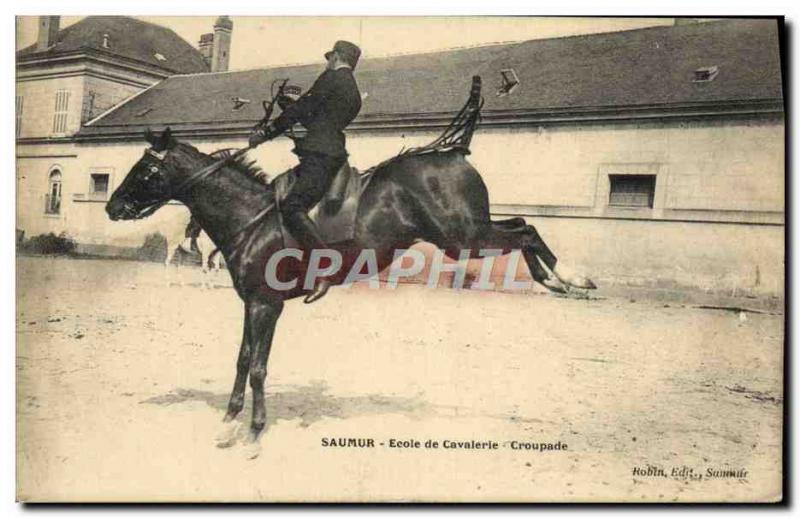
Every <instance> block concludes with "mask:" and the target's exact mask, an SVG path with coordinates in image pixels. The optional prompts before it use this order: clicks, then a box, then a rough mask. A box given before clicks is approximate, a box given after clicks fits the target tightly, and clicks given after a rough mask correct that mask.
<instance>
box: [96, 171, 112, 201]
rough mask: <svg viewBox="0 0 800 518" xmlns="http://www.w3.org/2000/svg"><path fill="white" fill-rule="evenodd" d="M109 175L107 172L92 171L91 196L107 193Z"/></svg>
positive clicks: (100, 195) (103, 195) (102, 195)
mask: <svg viewBox="0 0 800 518" xmlns="http://www.w3.org/2000/svg"><path fill="white" fill-rule="evenodd" d="M109 177H110V175H109V174H108V173H92V176H91V178H92V192H91V194H92V195H93V196H99V197H105V196H106V195H107V194H108V184H109Z"/></svg>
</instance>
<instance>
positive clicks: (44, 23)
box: [36, 16, 60, 52]
mask: <svg viewBox="0 0 800 518" xmlns="http://www.w3.org/2000/svg"><path fill="white" fill-rule="evenodd" d="M59 22H60V17H59V16H40V17H39V37H38V39H37V40H36V50H37V51H40V52H41V51H45V50H47V49H49V48H50V47H52V46H53V45H55V44H56V41H57V40H58V25H59Z"/></svg>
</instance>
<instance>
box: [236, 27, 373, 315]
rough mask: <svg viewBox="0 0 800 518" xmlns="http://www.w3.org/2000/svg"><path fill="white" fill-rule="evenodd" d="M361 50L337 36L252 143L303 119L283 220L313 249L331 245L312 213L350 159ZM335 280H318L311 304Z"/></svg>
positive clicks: (308, 299)
mask: <svg viewBox="0 0 800 518" xmlns="http://www.w3.org/2000/svg"><path fill="white" fill-rule="evenodd" d="M360 55H361V49H359V48H358V47H357V46H356V45H355V44H353V43H350V42H349V41H337V42H336V44H335V45H334V46H333V50H331V51H329V52H327V53H326V54H325V59H327V60H328V65H327V67H326V69H325V71H324V72H323V73H322V74H321V75H320V76H319V77H318V78H317V80H316V81H315V82H314V85H313V86H312V87H311V88H310V89H309V90H308V91H307V92H306V93H305V94H304V95H302V96H300V97H299V98H298V99H297V101H294V102H292V100H291V97H288V96H287V97H288V98H284V99H282V102H281V103H280V104H281V107H282V108H283V112H282V113H281V115H280V116H279V117H277V118H276V119H275V120H274V121H272V122H269V123H266V124H260V125H259V126H258V127H257V128H256V129H255V130H254V131H253V133H252V134H251V136H250V145H251V146H252V147H255V146H257V145H259V144H261V143H262V142H266V141H268V140H271V139H274V138H276V137H278V136H280V135H281V134H283V133H284V132H285V131H287V130H288V129H290V128H291V127H292V126H293V125H294V124H295V123H300V124H302V125H303V126H304V127H305V128H306V130H307V133H306V136H305V137H304V138H302V139H300V138H298V139H296V140H295V148H294V150H293V152H294V153H295V154H296V155H297V156H298V157H299V160H300V165H299V166H298V167H297V168H296V169H295V174H296V180H295V182H294V184H293V185H292V187H291V189H290V190H289V192H288V194H287V195H286V198H285V199H284V200H283V201H282V202H281V207H280V208H281V214H282V216H283V221H284V222H285V224H286V226H287V227H288V229H289V231H290V232H291V233H292V235H293V236H294V237H295V239H297V241H298V242H300V245H301V246H302V247H303V248H304V249H305V250H306V252H307V253H308V252H310V251H311V250H312V249H315V248H326V245H325V243H324V242H323V240H322V238H321V237H320V235H319V231H318V230H317V227H316V225H315V224H314V222H313V221H311V218H309V217H308V211H309V210H310V209H311V208H312V207H314V206H315V205H316V204H317V203H319V201H320V200H321V199H322V197H323V196H324V195H325V193H326V192H327V190H328V189H329V188H330V186H331V182H332V181H333V179H334V177H335V176H336V173H337V171H338V170H339V168H340V167H341V166H342V165H343V164H344V163H345V161H346V160H347V151H346V150H345V136H344V133H343V132H342V130H343V129H344V128H346V127H347V125H348V124H350V122H351V121H352V120H353V119H355V118H356V115H358V112H359V110H361V94H360V93H359V91H358V85H357V84H356V81H355V78H354V77H353V69H355V67H356V64H357V63H358V58H359V56H360ZM329 287H330V281H329V280H328V279H325V278H320V279H317V282H316V285H315V286H314V291H313V292H312V293H311V294H309V295H308V296H307V297H306V298H305V302H307V303H311V302H314V301H315V300H318V299H320V298H321V297H322V296H323V295H325V293H326V292H327V291H328V288H329Z"/></svg>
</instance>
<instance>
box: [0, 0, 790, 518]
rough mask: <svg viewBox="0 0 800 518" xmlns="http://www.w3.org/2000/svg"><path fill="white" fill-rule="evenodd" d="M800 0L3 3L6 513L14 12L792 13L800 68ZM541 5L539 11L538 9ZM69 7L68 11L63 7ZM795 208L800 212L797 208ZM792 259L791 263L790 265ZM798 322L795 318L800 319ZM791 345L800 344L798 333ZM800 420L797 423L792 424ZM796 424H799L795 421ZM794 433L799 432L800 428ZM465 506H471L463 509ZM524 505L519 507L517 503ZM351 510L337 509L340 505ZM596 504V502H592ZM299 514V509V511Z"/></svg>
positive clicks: (13, 510)
mask: <svg viewBox="0 0 800 518" xmlns="http://www.w3.org/2000/svg"><path fill="white" fill-rule="evenodd" d="M798 6H800V2H796V1H794V2H791V1H776V0H759V1H757V2H754V1H749V2H743V1H740V0H729V1H720V0H714V1H706V2H697V1H696V0H670V1H663V0H658V1H653V0H651V1H647V2H642V1H639V2H632V1H623V0H606V1H603V2H597V1H588V0H587V1H576V0H559V1H558V2H547V3H536V4H533V3H529V2H524V3H523V2H521V1H519V2H512V1H500V0H456V1H453V0H439V1H437V2H431V1H430V0H403V1H402V2H377V1H375V0H357V1H353V0H339V1H336V2H332V1H330V0H306V1H303V2H269V3H254V2H246V1H242V0H228V1H226V2H224V3H220V2H219V1H218V0H217V1H209V0H191V1H186V2H180V3H178V2H165V1H163V0H137V1H135V2H133V1H131V2H124V3H123V2H113V3H112V2H108V0H72V1H71V2H69V3H65V2H63V0H61V1H58V0H26V1H25V2H24V3H23V2H19V3H16V4H15V3H4V4H3V6H2V9H3V11H4V13H3V14H4V16H2V17H0V35H2V36H0V37H2V38H3V40H4V41H6V44H5V45H3V48H5V49H6V50H5V51H4V52H3V53H2V69H3V71H4V74H3V76H2V77H3V78H4V81H3V96H2V97H0V98H2V99H3V100H4V102H2V103H0V109H1V110H2V113H1V114H0V121H1V124H0V127H2V134H3V138H2V145H3V146H4V149H3V151H4V152H3V153H0V156H1V157H2V160H3V167H2V168H1V169H0V170H2V171H3V179H4V183H5V185H6V187H5V188H4V189H2V190H0V192H1V193H2V194H0V196H3V197H4V199H3V200H2V202H0V224H2V228H3V229H4V230H5V233H4V235H5V236H6V238H5V240H4V246H3V247H2V250H3V253H2V257H1V258H0V261H1V262H0V279H1V280H0V289H2V292H1V293H2V295H0V304H1V305H2V311H0V318H2V322H1V323H0V329H2V331H3V333H4V335H5V340H3V345H4V355H3V356H4V361H2V369H3V373H4V376H2V379H3V382H4V385H5V386H4V389H5V390H3V391H2V396H0V401H1V402H2V403H1V404H2V410H3V414H2V415H3V417H4V419H3V426H2V442H1V443H0V444H2V451H3V453H4V454H5V455H4V456H3V457H4V459H5V462H3V465H2V468H0V477H1V478H2V485H0V487H1V488H2V493H0V502H2V504H0V505H2V515H3V516H16V515H18V514H21V513H22V512H24V508H23V507H22V506H20V505H17V504H14V503H13V501H14V484H15V474H14V469H15V468H14V464H15V447H14V437H15V417H14V400H15V393H14V384H15V376H16V369H15V347H14V343H15V333H14V326H15V294H14V278H15V271H14V263H15V261H14V252H13V247H12V246H11V243H13V242H14V241H13V235H14V234H13V233H12V232H13V228H12V227H13V222H15V219H16V216H15V210H16V207H15V203H14V198H15V194H14V193H15V192H16V179H15V175H12V174H11V173H12V171H14V170H15V164H14V156H15V152H14V138H12V137H13V136H14V123H13V121H14V117H13V115H14V114H13V111H14V108H13V105H12V104H11V98H12V95H11V94H12V92H13V91H14V89H15V86H14V78H15V69H14V54H13V53H12V50H13V49H14V47H15V41H14V39H15V38H14V33H15V25H14V15H39V14H61V15H69V14H126V15H142V14H147V15H185V16H190V15H218V14H229V15H306V16H308V15H428V16H430V15H440V16H441V15H502V14H504V15H540V16H541V15H597V16H614V15H617V16H659V15H664V16H669V15H688V16H699V17H710V16H720V15H731V16H741V15H786V16H787V23H788V24H789V28H790V31H791V33H792V36H793V39H794V41H791V42H789V43H790V47H789V48H788V49H787V51H788V55H789V56H790V58H791V59H790V62H788V63H787V66H788V67H789V70H796V64H797V58H796V56H797V45H796V41H797V39H798V38H800V35H798V33H797V29H798V26H797V21H798V20H800V7H798ZM221 9H224V10H225V11H226V12H225V13H221V12H220V10H221ZM534 9H535V11H534ZM65 11H68V12H65ZM791 86H792V90H791V92H787V95H789V96H790V97H789V99H790V101H791V102H792V105H793V104H795V103H796V102H797V99H798V95H797V87H796V83H795V84H792V85H791ZM788 120H789V121H792V122H794V120H796V117H794V116H792V115H791V114H789V118H788ZM790 135H791V136H792V137H794V138H795V139H796V138H797V131H796V129H795V127H794V124H792V126H791V128H790ZM787 151H790V154H789V157H790V158H791V162H790V163H787V167H788V168H789V169H788V170H789V171H790V172H791V173H793V174H797V168H796V167H795V157H796V156H797V153H796V147H795V146H792V149H791V150H787ZM798 185H800V182H799V181H798V180H797V179H795V180H794V182H793V189H792V192H791V193H790V194H791V198H792V200H795V199H796V195H797V193H798V189H800V187H798ZM794 212H795V213H796V212H797V208H796V207H795V210H794ZM791 224H792V227H791V228H792V229H793V232H792V235H793V237H794V238H795V239H794V241H795V242H797V239H796V238H797V232H798V230H797V222H796V221H795V218H794V217H793V218H792V219H791ZM787 266H793V265H787ZM792 279H793V282H792V288H793V290H794V292H795V294H796V293H797V292H798V290H797V288H798V282H800V281H798V280H797V277H796V276H792ZM795 306H796V304H795ZM797 313H798V312H797V310H796V309H795V310H794V311H792V314H791V315H790V318H791V319H792V320H794V321H795V322H798V320H797V319H796V318H795V317H797ZM795 328H796V325H795ZM792 343H793V344H797V342H796V341H794V340H793V342H792ZM799 356H800V354H798V353H797V352H795V353H794V354H793V365H792V372H796V369H795V367H797V364H798V357H799ZM794 381H795V383H794V385H797V380H796V379H795V380H794ZM791 396H792V394H787V395H786V398H785V400H786V401H787V404H791V403H792V402H793V399H794V398H793V397H791ZM792 424H794V423H792ZM792 428H793V429H794V427H792ZM795 438H796V434H795ZM797 451H798V445H797V443H796V442H795V443H794V447H793V452H794V459H793V461H794V462H792V463H791V464H792V465H794V466H795V467H796V466H797V465H798V459H799V457H798V454H797ZM796 480H797V476H795V477H794V479H793V481H792V486H793V489H792V491H791V492H792V494H793V495H794V499H795V500H797V499H798V497H800V495H798V491H797V483H796ZM141 510H142V511H144V512H146V513H148V515H150V516H160V515H163V514H165V513H166V512H168V511H166V510H164V509H160V508H144V509H141ZM178 510H182V511H183V512H187V511H188V512H190V513H193V512H196V511H201V509H196V508H193V509H185V508H184V509H178ZM237 510H241V508H235V509H227V510H223V511H222V512H225V513H230V512H236V511H237ZM385 510H386V509H385V508H384V509H375V508H371V509H363V510H362V512H367V513H370V514H371V513H373V512H380V511H385ZM437 510H441V509H415V510H414V511H413V512H414V513H415V514H423V515H425V514H429V513H431V512H436V511H437ZM460 510H467V511H470V510H469V509H460ZM517 510H519V509H517ZM736 510H745V509H730V508H729V509H724V510H720V509H712V508H702V507H695V508H687V507H681V508H675V509H674V511H675V512H680V513H689V514H694V515H696V514H712V513H713V514H715V515H719V513H720V512H722V513H726V512H728V511H734V512H735V511H736ZM775 510H777V509H770V508H757V509H755V510H754V509H749V511H755V512H756V513H757V514H761V513H767V512H769V511H775ZM70 511H71V512H78V513H87V514H88V513H91V514H93V515H97V514H98V512H99V513H100V514H122V513H129V512H131V509H125V508H105V509H87V508H72V509H70ZM251 511H255V512H269V513H271V514H275V513H278V514H283V513H285V512H287V511H286V510H282V509H274V508H273V509H252V510H251ZM315 511H316V509H311V510H310V509H303V510H300V512H301V513H306V512H315ZM341 511H345V512H348V510H347V509H339V512H341ZM471 511H473V512H475V511H478V512H479V514H489V513H494V512H498V511H496V510H485V509H484V510H478V509H472V510H471ZM589 511H590V510H588V509H581V508H570V509H569V510H567V509H563V508H561V509H553V508H545V509H537V510H536V512H537V513H542V512H544V513H545V514H553V515H558V516H563V515H564V514H565V513H566V514H578V513H580V514H583V513H584V512H589ZM594 511H597V509H594ZM603 511H604V512H611V513H617V512H619V511H623V512H625V511H629V512H630V511H633V512H636V513H637V514H639V513H642V514H645V513H646V514H651V513H659V514H661V513H662V512H664V509H663V508H659V509H654V508H633V509H631V508H627V509H619V508H611V509H608V508H607V509H603ZM55 512H59V510H58V509H54V508H45V509H39V510H38V512H37V515H39V516H42V515H50V514H51V513H55ZM293 514H295V513H293Z"/></svg>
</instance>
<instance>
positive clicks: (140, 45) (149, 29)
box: [17, 16, 208, 74]
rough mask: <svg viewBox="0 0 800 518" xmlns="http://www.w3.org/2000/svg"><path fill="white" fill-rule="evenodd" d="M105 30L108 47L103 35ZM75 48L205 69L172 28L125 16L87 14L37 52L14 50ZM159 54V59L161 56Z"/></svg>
mask: <svg viewBox="0 0 800 518" xmlns="http://www.w3.org/2000/svg"><path fill="white" fill-rule="evenodd" d="M104 34H108V36H109V37H108V47H107V48H105V47H103V35H104ZM76 51H95V52H102V53H105V54H111V55H115V56H120V57H123V58H127V59H133V60H136V61H139V62H143V63H147V64H148V65H152V66H156V67H159V68H162V69H164V70H166V71H169V72H172V73H180V74H190V73H199V72H207V71H208V66H207V65H206V63H205V61H203V57H202V56H201V55H200V52H199V51H198V50H197V49H196V48H194V47H193V46H192V45H190V44H189V43H188V42H187V41H185V40H184V39H183V38H181V37H180V36H178V35H177V34H175V33H174V32H173V31H172V30H170V29H167V28H166V27H161V26H160V25H155V24H152V23H148V22H143V21H141V20H137V19H135V18H129V17H126V16H89V17H86V18H84V19H82V20H80V21H79V22H77V23H75V24H73V25H70V26H69V27H66V28H65V29H62V30H61V31H59V33H58V40H57V42H56V44H55V45H53V46H52V47H50V48H49V49H47V50H46V51H43V52H37V50H36V45H31V46H30V47H26V48H24V49H22V50H20V51H19V52H17V58H18V59H20V60H24V59H26V58H29V57H30V58H33V57H37V58H39V57H50V56H57V55H60V54H67V53H71V52H76ZM161 58H163V59H161Z"/></svg>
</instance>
